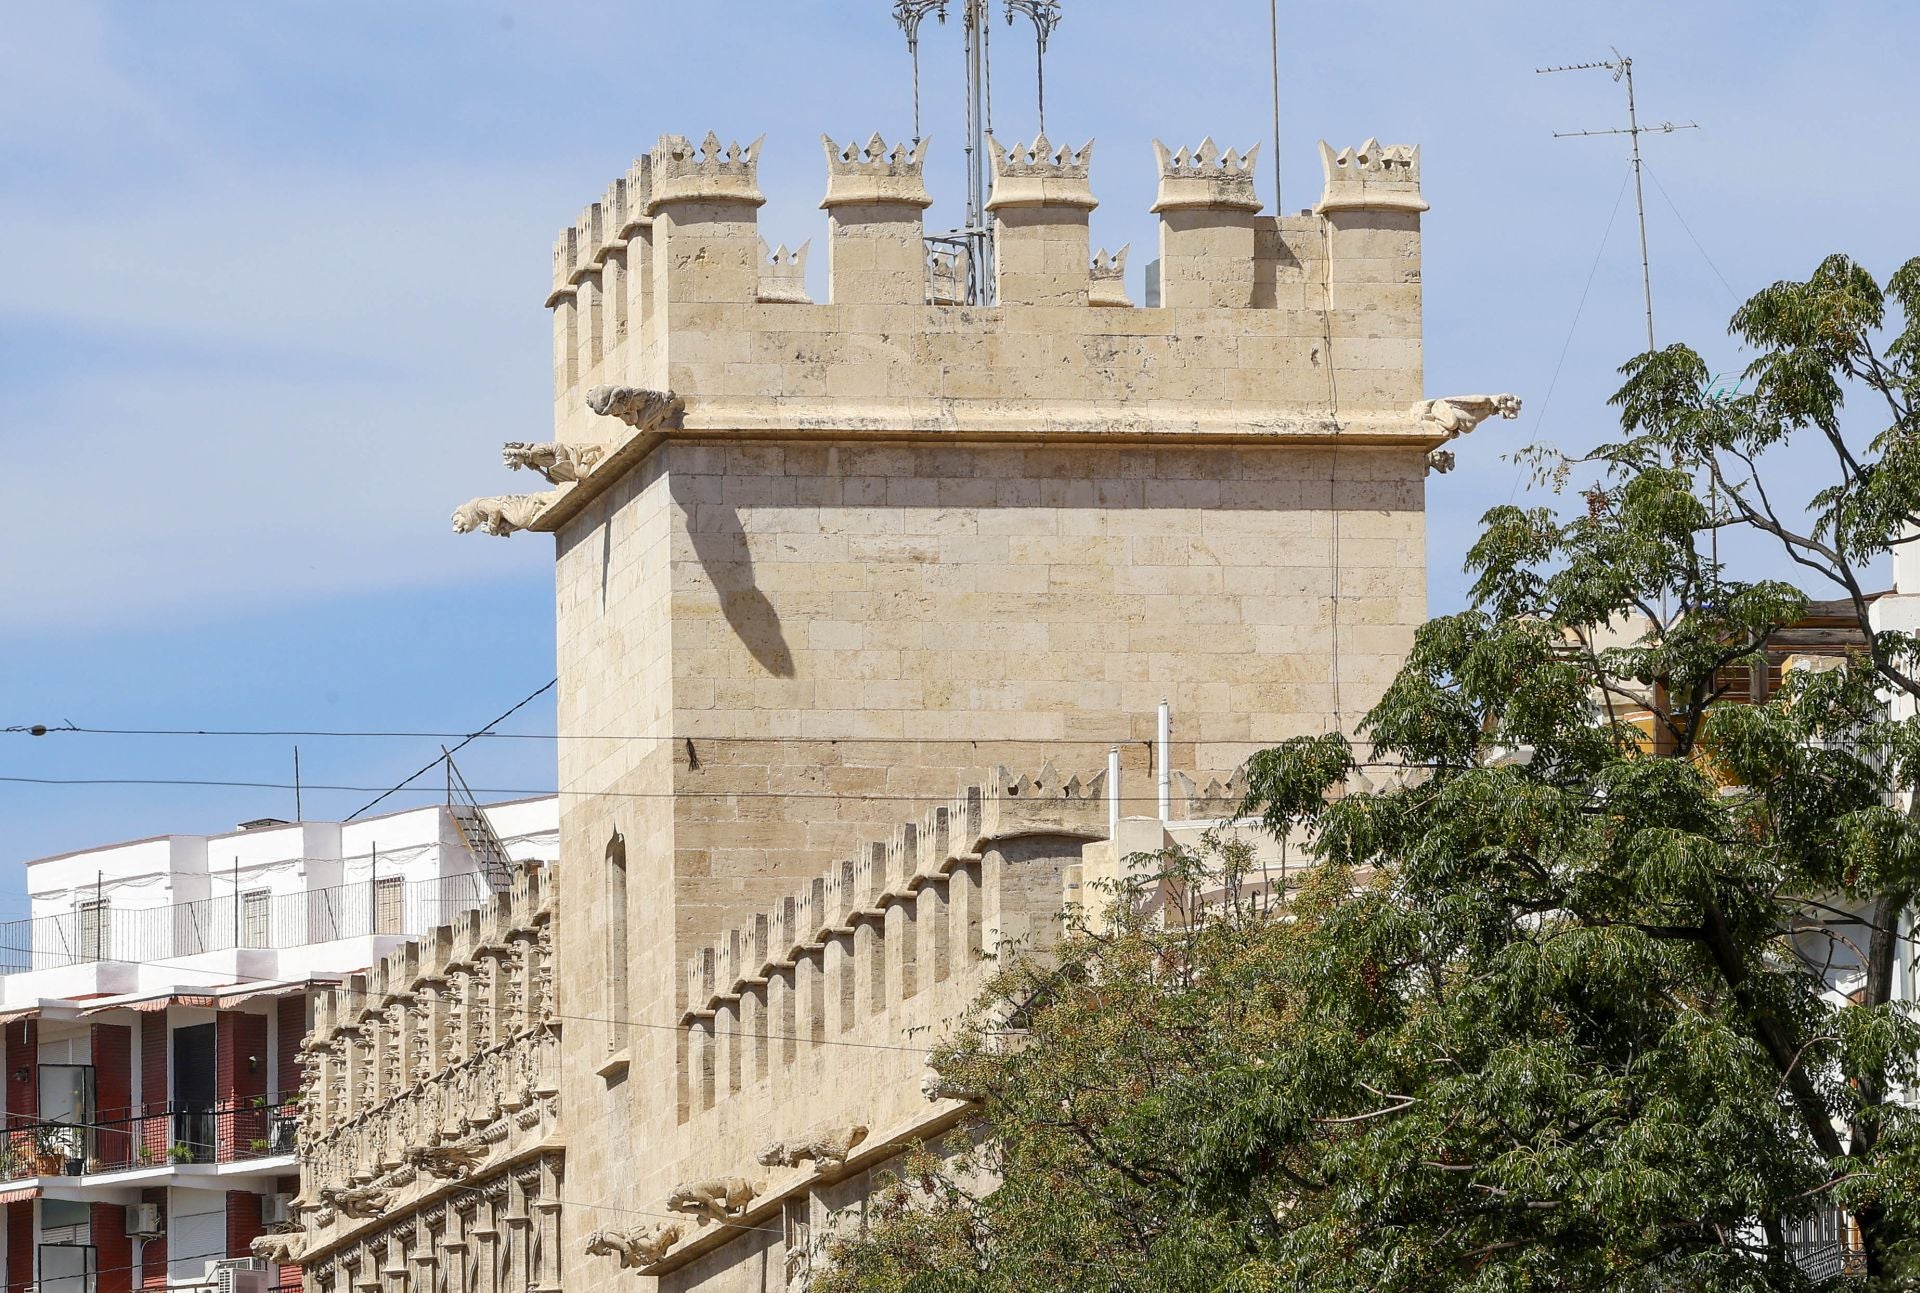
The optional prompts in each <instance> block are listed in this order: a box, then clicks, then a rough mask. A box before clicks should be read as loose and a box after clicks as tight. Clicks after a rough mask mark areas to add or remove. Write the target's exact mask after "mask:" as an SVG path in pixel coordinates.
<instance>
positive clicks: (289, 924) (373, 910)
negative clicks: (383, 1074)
mask: <svg viewBox="0 0 1920 1293" xmlns="http://www.w3.org/2000/svg"><path fill="white" fill-rule="evenodd" d="M492 896H493V890H492V888H491V886H490V885H489V884H488V883H487V880H486V879H485V877H483V876H481V875H478V874H475V873H467V874H463V875H451V876H437V877H431V878H429V879H425V880H411V881H409V880H404V879H402V878H401V877H399V876H376V877H374V878H372V879H369V880H363V881H358V882H355V883H353V884H344V885H336V886H334V887H332V888H326V889H305V890H300V891H296V892H291V893H274V892H270V891H269V890H267V889H265V888H260V889H256V890H253V891H251V892H247V891H242V892H240V893H238V894H223V895H220V896H218V897H214V898H204V899H200V900H198V901H195V902H183V903H174V904H172V905H171V906H165V907H140V908H131V909H120V908H113V907H110V906H108V905H106V904H105V903H95V902H83V903H81V904H80V906H79V907H78V908H77V909H76V910H74V911H71V912H67V913H64V914H62V915H58V916H41V917H37V918H34V919H30V920H14V921H7V922H5V923H0V972H4V973H21V972H23V971H33V970H60V969H67V968H69V967H73V966H85V965H92V964H98V963H111V962H119V963H124V964H141V963H145V962H153V961H167V960H172V959H174V958H177V957H185V956H199V955H202V954H203V953H208V952H225V951H231V950H235V949H267V950H272V949H282V948H292V947H306V946H311V945H313V944H316V943H332V942H338V941H341V940H344V939H354V938H366V937H369V936H371V935H378V934H391V935H412V934H418V933H420V932H422V931H424V930H428V929H431V928H433V927H434V926H435V925H445V924H450V923H452V922H453V921H454V920H455V919H456V918H458V917H459V916H460V915H461V914H462V913H463V912H467V911H471V910H473V909H474V908H476V907H480V906H483V905H485V904H486V903H487V902H488V901H489V900H490V899H491V898H492Z"/></svg>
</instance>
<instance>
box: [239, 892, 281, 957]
mask: <svg viewBox="0 0 1920 1293" xmlns="http://www.w3.org/2000/svg"><path fill="white" fill-rule="evenodd" d="M270 911H272V895H271V894H270V893H269V892H268V891H267V890H265V889H252V890H249V891H248V892H246V893H243V894H241V895H240V946H242V947H272V946H273V943H272V942H271V941H270V939H269V937H268V934H269V931H270V928H271V925H270V918H269V915H268V913H269V912H270Z"/></svg>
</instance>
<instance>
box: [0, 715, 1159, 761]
mask: <svg viewBox="0 0 1920 1293" xmlns="http://www.w3.org/2000/svg"><path fill="white" fill-rule="evenodd" d="M495 721H496V722H497V721H498V720H495ZM0 734H7V735H33V736H159V737H203V736H204V737H230V736H231V737H251V738H268V737H299V738H302V739H308V738H311V739H315V740H328V739H337V740H383V739H398V740H413V741H451V740H454V739H456V738H459V739H462V740H463V741H468V742H471V741H700V742H710V741H711V742H720V743H722V744H727V745H793V744H801V743H804V744H810V745H811V744H824V745H1090V746H1099V747H1101V748H1105V747H1107V746H1109V745H1113V744H1114V743H1115V742H1118V743H1119V744H1121V745H1129V744H1133V743H1136V742H1139V743H1144V742H1146V741H1147V740H1149V739H1150V738H1147V737H1124V736H1123V737H1115V736H721V735H714V734H710V733H704V732H684V733H676V734H662V733H658V732H650V733H645V734H640V735H632V734H626V733H600V732H492V731H482V732H430V731H414V732H401V731H381V730H377V729H368V730H365V731H359V730H355V729H351V728H326V729H305V728H217V727H87V726H83V725H76V724H60V725H58V726H52V727H49V726H46V725H44V724H40V723H34V724H25V725H16V726H13V727H4V728H0ZM454 748H455V749H456V750H458V749H459V748H460V747H459V746H455V747H454ZM439 763H440V760H439V759H435V760H434V762H433V765H432V766H438V765H439Z"/></svg>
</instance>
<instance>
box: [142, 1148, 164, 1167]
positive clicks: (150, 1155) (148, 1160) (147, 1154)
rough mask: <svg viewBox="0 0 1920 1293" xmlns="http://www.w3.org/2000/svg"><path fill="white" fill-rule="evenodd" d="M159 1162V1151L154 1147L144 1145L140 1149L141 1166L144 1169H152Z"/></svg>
mask: <svg viewBox="0 0 1920 1293" xmlns="http://www.w3.org/2000/svg"><path fill="white" fill-rule="evenodd" d="M159 1161H160V1151H159V1150H157V1149H155V1148H154V1147H153V1146H152V1145H142V1146H141V1147H140V1165H141V1166H142V1167H152V1166H153V1165H154V1164H155V1163H157V1162H159Z"/></svg>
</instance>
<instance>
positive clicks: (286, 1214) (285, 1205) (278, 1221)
mask: <svg viewBox="0 0 1920 1293" xmlns="http://www.w3.org/2000/svg"><path fill="white" fill-rule="evenodd" d="M291 1220H293V1196H292V1195H291V1194H263V1195H261V1196H260V1222H261V1224H262V1225H268V1226H283V1225H285V1224H286V1223H287V1222H289V1221H291Z"/></svg>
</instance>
